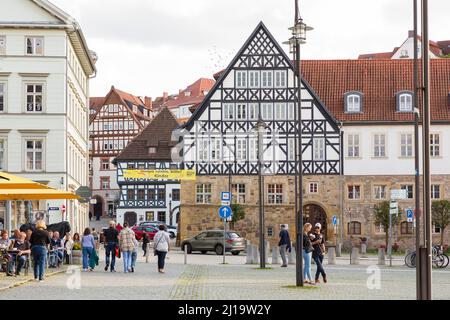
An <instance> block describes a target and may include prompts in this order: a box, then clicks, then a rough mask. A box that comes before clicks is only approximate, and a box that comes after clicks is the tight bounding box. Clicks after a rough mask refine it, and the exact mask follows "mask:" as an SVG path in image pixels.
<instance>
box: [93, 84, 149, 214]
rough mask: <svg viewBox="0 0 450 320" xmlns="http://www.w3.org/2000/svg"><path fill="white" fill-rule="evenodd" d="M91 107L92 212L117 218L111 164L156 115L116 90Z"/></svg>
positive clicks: (114, 175)
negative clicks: (94, 200)
mask: <svg viewBox="0 0 450 320" xmlns="http://www.w3.org/2000/svg"><path fill="white" fill-rule="evenodd" d="M146 100H147V99H146ZM90 104H91V105H90V113H91V115H90V123H89V134H90V137H89V139H90V143H89V154H90V163H89V168H90V184H91V188H92V191H93V196H94V198H95V199H96V204H94V205H92V207H91V212H92V213H93V214H94V215H95V216H105V215H110V216H113V215H115V211H116V206H117V203H118V199H119V186H118V185H117V179H116V168H115V166H114V165H113V164H112V162H111V161H112V160H113V159H114V157H116V156H117V155H118V154H119V153H120V152H121V151H122V150H123V149H124V148H125V147H126V146H127V145H128V144H129V143H130V141H131V140H132V139H133V138H134V137H135V136H136V135H137V134H138V133H140V132H141V131H142V129H143V128H144V127H145V126H146V125H147V124H148V123H149V121H150V120H151V119H152V116H153V113H152V110H151V105H149V103H146V102H145V101H142V99H141V98H138V97H136V96H134V95H132V94H129V93H126V92H123V91H121V90H118V89H116V88H114V87H112V88H111V90H110V92H109V93H108V95H107V96H106V97H104V98H98V97H97V98H91V101H90Z"/></svg>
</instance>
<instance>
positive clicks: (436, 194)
mask: <svg viewBox="0 0 450 320" xmlns="http://www.w3.org/2000/svg"><path fill="white" fill-rule="evenodd" d="M431 199H435V200H439V199H441V185H440V184H432V185H431Z"/></svg>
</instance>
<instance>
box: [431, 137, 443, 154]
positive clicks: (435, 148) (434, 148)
mask: <svg viewBox="0 0 450 320" xmlns="http://www.w3.org/2000/svg"><path fill="white" fill-rule="evenodd" d="M430 156H431V157H440V156H441V135H440V134H439V133H432V134H430Z"/></svg>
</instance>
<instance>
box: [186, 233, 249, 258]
mask: <svg viewBox="0 0 450 320" xmlns="http://www.w3.org/2000/svg"><path fill="white" fill-rule="evenodd" d="M185 247H186V249H187V252H188V253H189V254H190V253H192V252H193V251H200V252H201V253H203V254H206V253H207V252H208V251H213V252H215V253H216V254H218V255H222V254H223V230H208V231H204V232H202V233H200V234H198V235H196V236H195V237H193V238H190V239H186V240H184V241H183V242H182V244H181V248H182V250H183V251H184V248H185ZM225 250H226V252H231V253H232V254H233V255H235V256H236V255H238V254H239V253H240V252H241V251H244V250H245V239H244V238H242V237H241V236H240V235H239V234H238V233H236V232H235V231H227V237H226V239H225Z"/></svg>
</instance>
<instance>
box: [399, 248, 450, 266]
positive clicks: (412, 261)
mask: <svg viewBox="0 0 450 320" xmlns="http://www.w3.org/2000/svg"><path fill="white" fill-rule="evenodd" d="M431 261H432V265H433V267H436V268H440V269H442V268H446V267H447V266H448V265H449V262H450V261H449V257H448V256H447V255H446V254H445V253H444V250H443V248H442V246H440V245H437V246H434V247H433V249H432V258H431ZM405 265H406V266H407V267H409V268H415V267H416V252H415V251H412V252H410V253H408V254H407V255H406V257H405Z"/></svg>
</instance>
